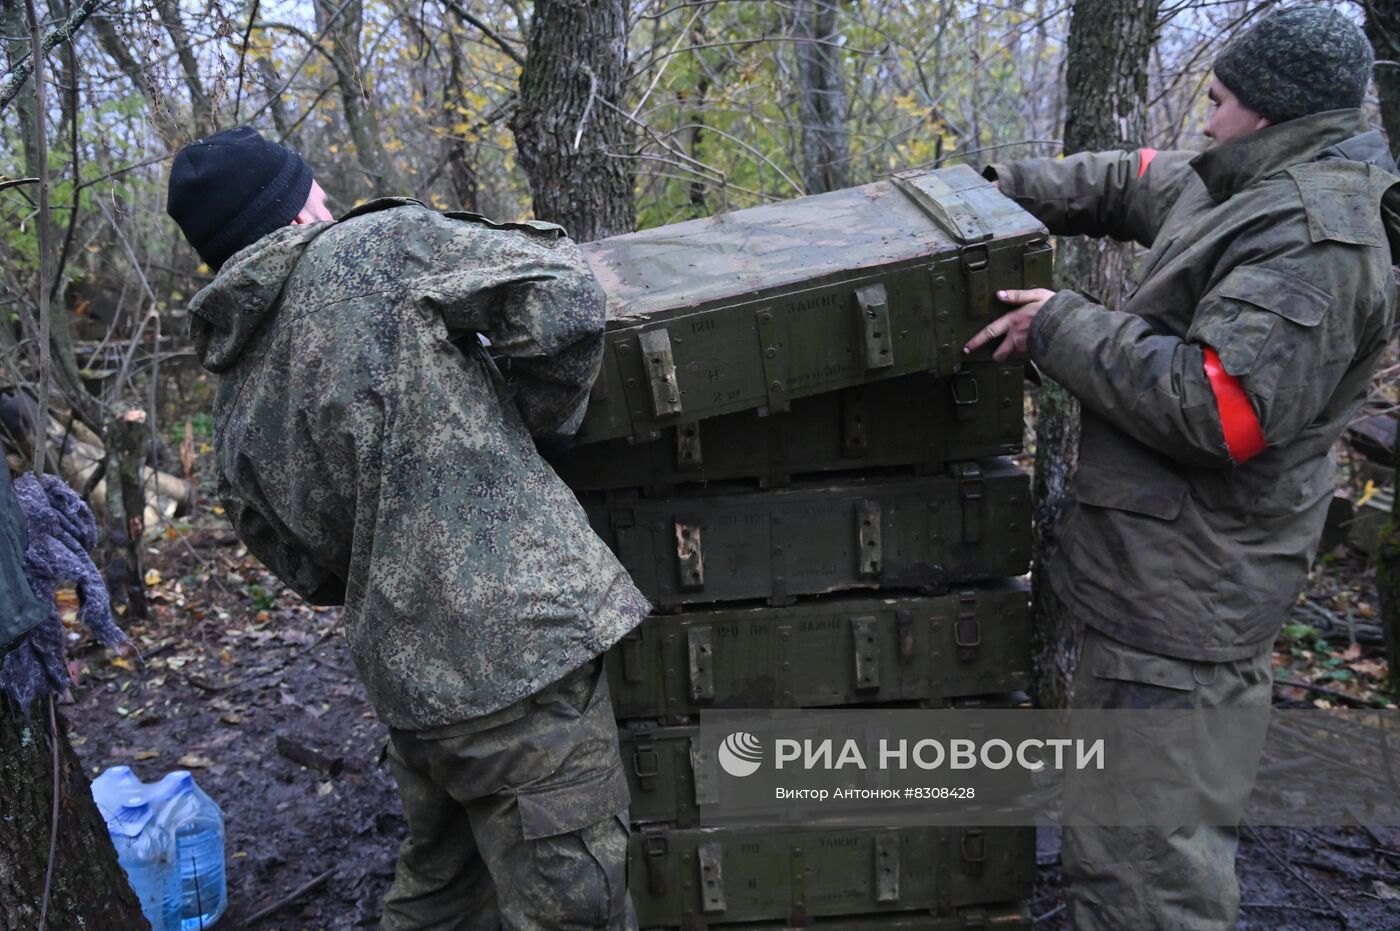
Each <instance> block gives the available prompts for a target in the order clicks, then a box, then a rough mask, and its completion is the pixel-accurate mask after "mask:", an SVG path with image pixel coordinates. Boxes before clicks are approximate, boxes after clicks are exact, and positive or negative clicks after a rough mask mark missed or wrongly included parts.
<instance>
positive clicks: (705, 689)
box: [685, 626, 715, 701]
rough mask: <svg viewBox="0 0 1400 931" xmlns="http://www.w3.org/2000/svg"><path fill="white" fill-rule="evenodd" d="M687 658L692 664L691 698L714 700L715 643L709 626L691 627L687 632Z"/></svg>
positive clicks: (690, 664) (693, 699)
mask: <svg viewBox="0 0 1400 931" xmlns="http://www.w3.org/2000/svg"><path fill="white" fill-rule="evenodd" d="M685 640H686V643H685V646H686V659H687V661H688V663H689V666H690V670H689V671H690V698H691V700H692V701H712V700H713V699H714V697H715V668H714V661H715V643H714V633H713V631H711V629H710V628H709V627H700V626H697V627H691V628H689V629H687V630H686V632H685Z"/></svg>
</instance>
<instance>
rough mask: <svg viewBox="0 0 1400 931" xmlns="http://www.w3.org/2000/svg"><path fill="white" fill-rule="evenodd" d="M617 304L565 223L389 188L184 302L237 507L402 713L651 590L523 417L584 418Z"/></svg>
mask: <svg viewBox="0 0 1400 931" xmlns="http://www.w3.org/2000/svg"><path fill="white" fill-rule="evenodd" d="M604 314H605V311H604V302H603V296H602V293H601V289H600V288H599V286H598V284H597V282H596V281H595V280H594V278H593V275H592V273H591V272H590V271H589V270H588V266H587V265H586V264H584V262H583V259H582V257H581V256H580V254H579V251H578V248H577V247H576V246H575V245H574V244H573V243H572V242H571V241H570V240H568V239H566V238H564V235H563V231H562V230H561V229H560V228H559V227H557V226H554V225H552V224H545V223H529V224H496V223H492V222H490V221H488V220H485V219H483V218H481V217H478V216H475V215H472V214H447V215H444V214H441V213H438V212H436V211H433V210H429V209H428V208H426V207H424V206H423V205H422V204H419V203H417V202H415V201H409V200H398V199H389V200H379V201H375V202H373V203H370V204H367V205H365V206H363V207H360V208H358V209H357V210H355V211H353V212H352V213H350V214H348V215H347V216H346V217H344V218H343V219H342V220H340V221H339V222H336V223H318V224H313V225H309V226H289V227H286V228H284V229H281V230H278V231H277V232H275V233H273V234H271V235H269V236H266V237H264V238H263V239H262V240H260V241H258V242H257V243H255V244H253V245H252V246H249V247H248V248H247V249H244V250H243V251H242V252H240V253H238V254H237V255H235V256H234V257H233V258H232V259H230V260H229V262H228V263H227V264H225V266H224V267H223V268H222V270H221V271H220V272H219V275H218V276H217V277H216V278H215V279H214V281H213V282H212V283H211V284H210V285H209V286H208V287H206V288H205V289H204V290H202V291H201V292H200V293H199V294H197V295H195V297H194V299H193V301H192V302H191V304H190V315H191V329H192V332H193V336H194V342H195V347H196V349H197V351H198V353H199V357H200V360H201V361H202V363H203V364H204V367H205V368H206V369H208V370H209V371H211V372H214V373H216V374H217V375H218V376H219V379H218V392H217V395H216V398H215V402H214V421H215V455H216V458H217V462H218V472H219V494H220V497H221V498H222V499H223V501H224V506H225V508H226V510H227V513H228V516H229V519H230V520H231V521H232V522H233V526H234V528H235V529H236V530H237V531H238V534H239V536H240V537H242V538H243V540H244V542H245V543H246V544H247V546H248V549H249V550H250V551H251V552H252V553H253V554H254V555H255V556H257V557H258V558H259V559H261V560H262V561H263V562H264V563H266V564H267V566H268V567H269V568H270V569H271V570H272V571H273V572H275V573H276V574H277V575H278V576H279V577H280V578H281V579H282V580H283V581H284V582H286V583H287V584H288V585H289V586H291V587H292V588H293V589H295V590H296V591H297V592H298V593H300V594H301V595H302V596H304V597H305V598H307V599H308V600H309V601H312V602H313V603H318V604H338V603H342V602H343V603H344V605H345V614H344V624H345V630H346V636H347V637H348V639H349V643H350V649H351V652H352V653H353V655H354V658H355V663H356V665H357V666H358V667H359V669H360V673H361V675H362V676H363V677H364V681H365V686H366V689H367V691H368V693H369V697H370V700H371V702H372V703H373V704H374V707H375V709H376V710H377V711H378V713H379V715H380V717H381V718H382V719H383V720H384V722H385V723H386V724H388V725H389V726H391V727H396V728H403V729H426V728H432V727H438V726H442V725H446V724H454V723H458V722H460V721H464V720H467V719H470V718H473V717H477V716H480V715H483V714H486V713H488V712H491V711H494V710H496V709H499V708H502V707H504V706H506V705H509V704H511V703H512V702H515V701H517V700H518V699H520V698H523V697H524V696H526V695H529V694H531V693H534V692H536V691H538V690H539V689H540V688H542V687H543V686H545V685H547V684H549V683H550V682H553V681H555V680H557V679H559V678H560V677H561V676H563V675H564V674H566V673H567V672H569V671H570V670H572V669H575V668H577V667H578V666H580V665H581V664H583V663H584V662H586V661H588V660H589V659H591V658H592V657H594V656H596V655H597V654H599V653H601V652H602V651H603V650H605V649H607V648H608V647H609V646H610V645H611V644H612V643H613V642H615V641H616V640H617V639H619V638H620V637H621V636H622V635H623V634H625V633H626V632H627V631H629V630H630V629H631V628H633V627H634V626H636V625H637V623H638V622H640V621H641V619H642V618H643V617H644V616H645V615H646V613H647V611H648V610H649V605H648V604H647V602H646V600H645V599H644V598H643V597H642V595H641V594H640V593H639V592H638V591H637V589H636V587H635V586H634V585H633V584H632V581H631V579H630V578H628V576H627V574H626V573H625V572H624V570H623V569H622V567H621V565H619V563H618V562H617V560H616V559H615V558H614V557H613V555H612V553H611V552H609V550H608V549H607V547H606V546H605V545H604V544H603V542H602V541H601V540H600V539H598V537H597V536H596V535H595V534H594V533H593V532H592V530H591V529H589V526H588V521H587V518H586V517H585V516H584V513H583V510H582V508H581V507H580V506H579V504H578V502H577V501H576V500H575V499H574V496H573V494H572V493H571V492H570V491H569V489H568V488H567V487H565V485H564V483H563V482H562V481H561V480H560V479H559V477H558V476H556V475H555V474H554V471H553V470H552V469H551V468H550V467H549V465H548V463H546V462H545V461H544V460H543V459H541V458H540V456H539V455H538V454H537V453H536V451H535V445H534V442H533V439H532V435H533V436H551V435H557V434H560V433H567V432H570V431H571V430H572V429H575V428H576V427H577V425H578V423H579V422H580V421H581V420H582V416H583V408H584V405H585V404H586V401H587V395H588V390H589V388H590V386H591V385H592V383H593V380H594V377H595V376H596V374H597V371H598V367H599V365H600V362H601V359H602V353H603V322H604ZM478 333H479V334H482V335H484V336H485V337H486V338H487V339H488V340H489V341H490V344H491V352H492V353H494V354H496V355H497V356H498V357H503V358H504V359H506V360H508V363H509V373H510V378H509V380H508V379H507V378H506V377H504V376H503V375H502V373H501V371H500V370H499V369H498V367H497V365H496V364H495V363H493V361H492V358H491V356H489V355H488V354H487V350H486V349H485V348H484V347H483V345H482V341H480V340H478V339H477V337H476V335H475V334H478Z"/></svg>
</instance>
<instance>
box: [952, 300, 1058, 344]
mask: <svg viewBox="0 0 1400 931" xmlns="http://www.w3.org/2000/svg"><path fill="white" fill-rule="evenodd" d="M1054 296H1055V292H1054V291H1047V290H1046V289H1045V288H1032V289H1031V290H1029V291H998V292H997V300H999V301H1001V302H1002V303H1003V304H1013V305H1020V306H1019V307H1018V309H1016V310H1013V311H1012V312H1011V313H1009V314H1006V315H1005V316H1002V317H998V318H997V319H995V320H993V321H992V322H991V323H989V324H987V325H986V326H985V327H983V328H982V329H981V330H979V331H978V333H977V335H976V336H974V337H972V339H970V340H968V341H967V345H966V346H964V347H963V352H975V351H976V350H978V349H981V348H982V347H983V346H985V345H987V343H989V342H991V341H992V340H994V339H1001V344H1000V345H999V346H997V348H996V350H995V351H994V352H993V353H992V358H993V359H995V360H997V361H998V362H1005V361H1006V360H1007V359H1021V358H1024V357H1025V355H1026V348H1027V343H1028V342H1029V338H1030V332H1031V321H1033V320H1035V315H1036V314H1038V313H1040V308H1041V307H1044V306H1045V302H1046V301H1048V300H1050V298H1052V297H1054Z"/></svg>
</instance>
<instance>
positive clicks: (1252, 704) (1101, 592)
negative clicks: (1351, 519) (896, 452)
mask: <svg viewBox="0 0 1400 931" xmlns="http://www.w3.org/2000/svg"><path fill="white" fill-rule="evenodd" d="M1371 60H1372V55H1371V49H1370V47H1369V45H1368V44H1367V43H1366V39H1365V37H1364V36H1363V35H1362V34H1361V32H1360V30H1359V29H1358V28H1357V27H1356V26H1355V25H1353V24H1352V23H1350V22H1349V21H1348V20H1347V19H1346V18H1345V17H1343V16H1342V15H1341V14H1339V13H1336V12H1333V11H1330V10H1328V9H1326V8H1323V7H1306V8H1296V9H1292V10H1283V11H1278V12H1275V13H1272V14H1270V15H1269V16H1267V17H1265V18H1264V19H1263V20H1261V21H1260V22H1259V24H1258V25H1257V26H1255V27H1254V28H1253V29H1252V30H1251V31H1249V32H1246V33H1245V34H1243V35H1242V36H1240V37H1239V38H1237V39H1236V40H1234V42H1232V43H1231V44H1230V45H1229V46H1228V47H1227V48H1226V49H1225V50H1224V51H1223V52H1222V53H1221V55H1220V57H1219V58H1218V59H1217V61H1216V64H1215V72H1216V73H1215V80H1214V82H1213V83H1212V86H1211V90H1210V97H1211V100H1212V103H1213V104H1214V106H1215V110H1214V112H1213V113H1212V115H1211V117H1210V120H1209V122H1208V123H1207V126H1206V134H1207V135H1208V136H1210V137H1211V138H1212V139H1213V141H1214V145H1213V146H1212V147H1211V148H1210V149H1208V150H1207V151H1206V152H1204V153H1201V154H1199V155H1196V154H1193V153H1190V152H1155V151H1153V150H1152V149H1142V150H1139V151H1134V152H1091V153H1083V154H1077V155H1073V156H1069V157H1067V158H1064V159H1062V160H1055V159H1031V160H1027V161H1022V162H1015V163H1011V164H1005V165H993V166H991V167H990V169H989V175H990V176H991V177H992V178H994V179H995V180H996V181H997V182H998V184H999V186H1000V188H1001V190H1002V192H1003V193H1006V194H1008V195H1010V196H1011V197H1013V198H1015V199H1016V200H1017V202H1018V203H1021V204H1022V205H1024V206H1025V207H1026V208H1027V209H1029V210H1030V211H1031V212H1032V213H1034V214H1036V216H1038V217H1039V218H1040V219H1041V220H1043V221H1044V222H1045V223H1046V225H1047V226H1048V227H1049V228H1050V231H1051V232H1052V233H1057V234H1060V235H1067V234H1068V235H1073V234H1084V235H1090V236H1111V237H1113V238H1115V239H1120V240H1124V241H1133V242H1137V243H1139V244H1141V245H1143V246H1145V247H1148V249H1149V251H1148V253H1147V255H1146V257H1145V258H1144V260H1143V263H1142V266H1141V269H1142V271H1141V272H1140V276H1139V277H1140V283H1139V284H1138V286H1137V287H1136V289H1135V290H1133V291H1132V293H1131V294H1129V296H1128V297H1127V299H1126V300H1125V301H1124V303H1123V306H1122V307H1121V309H1118V310H1110V309H1108V308H1105V307H1103V306H1102V305H1100V304H1098V303H1097V302H1095V301H1094V300H1092V299H1090V298H1088V297H1085V296H1084V295H1082V294H1079V293H1076V292H1074V291H1060V292H1058V293H1052V292H1049V291H1043V290H1037V291H1028V292H1004V293H1003V296H1002V297H1003V300H1005V301H1007V302H1008V303H1012V304H1022V305H1024V306H1023V307H1022V308H1021V309H1019V310H1017V311H1014V312H1012V313H1011V314H1008V315H1006V316H1005V317H1002V318H1000V319H998V320H996V321H993V322H992V323H991V324H989V325H988V326H987V327H986V329H985V330H984V331H983V333H981V334H979V336H977V337H976V338H974V339H973V340H972V341H971V343H969V347H968V348H969V350H975V349H976V348H978V347H980V346H982V345H984V344H986V343H988V342H989V341H991V340H995V339H998V338H1002V339H1003V342H1002V343H1001V345H1000V346H999V347H998V349H997V352H996V356H997V357H998V358H1009V357H1011V356H1012V355H1019V354H1027V355H1029V358H1030V359H1031V360H1032V361H1034V362H1035V363H1036V365H1037V366H1039V367H1040V368H1041V369H1042V370H1043V371H1044V372H1045V373H1046V374H1048V375H1049V376H1051V377H1052V378H1054V379H1055V380H1056V381H1058V382H1060V383H1061V384H1063V385H1064V386H1065V387H1066V388H1068V389H1069V391H1070V392H1071V393H1073V394H1074V395H1075V396H1076V397H1077V398H1079V400H1080V402H1081V404H1082V409H1083V433H1082V437H1081V439H1080V445H1079V466H1078V473H1077V475H1076V478H1075V484H1074V492H1073V494H1072V495H1071V497H1070V499H1069V502H1068V503H1067V505H1066V516H1065V519H1064V522H1063V524H1062V527H1061V529H1060V545H1059V548H1058V551H1057V552H1056V553H1055V554H1054V555H1053V557H1052V559H1051V563H1050V565H1049V567H1048V573H1047V574H1048V577H1049V580H1050V582H1051V588H1052V590H1053V592H1054V593H1055V595H1056V596H1057V598H1058V599H1059V601H1060V602H1062V603H1063V604H1064V605H1065V607H1066V608H1067V609H1068V610H1069V611H1070V612H1072V613H1073V614H1075V615H1077V616H1078V617H1079V618H1081V619H1082V620H1083V621H1084V623H1085V624H1086V625H1087V630H1086V634H1085V640H1084V646H1083V650H1082V653H1081V657H1080V665H1079V671H1078V674H1077V676H1076V678H1075V680H1074V688H1073V704H1074V706H1075V707H1079V708H1152V707H1179V708H1198V709H1199V708H1234V709H1246V710H1247V709H1259V711H1260V719H1259V720H1260V721H1261V725H1262V722H1263V721H1264V720H1266V718H1267V712H1268V708H1269V704H1270V698H1271V685H1272V681H1273V680H1272V674H1271V665H1270V658H1271V648H1272V644H1273V641H1274V638H1275V637H1276V636H1277V634H1278V631H1279V628H1280V627H1281V626H1282V624H1283V622H1284V619H1285V618H1286V617H1287V615H1288V611H1289V609H1290V607H1291V606H1292V605H1293V603H1294V601H1295V599H1296V597H1297V595H1298V593H1299V591H1300V590H1301V588H1302V586H1303V584H1304V581H1305V579H1306V577H1307V572H1308V568H1309V565H1310V562H1311V559H1312V557H1313V554H1314V553H1315V551H1316V548H1317V543H1318V538H1319V536H1320V534H1321V532H1322V526H1323V521H1324V519H1325V517H1326V514H1327V509H1328V503H1329V502H1330V500H1331V498H1332V493H1333V489H1334V487H1335V467H1334V464H1333V462H1332V460H1331V457H1330V450H1331V448H1332V446H1333V444H1334V443H1335V442H1336V441H1337V439H1338V437H1339V436H1340V435H1341V433H1342V431H1343V430H1344V429H1345V427H1346V425H1347V423H1348V422H1349V421H1350V420H1351V418H1352V417H1353V416H1355V414H1356V412H1357V409H1358V408H1359V407H1360V405H1361V403H1362V401H1363V400H1364V399H1365V396H1366V393H1367V388H1368V384H1369V381H1370V378H1371V376H1372V375H1373V374H1374V373H1375V371H1376V368H1377V366H1378V363H1379V361H1380V358H1381V354H1382V352H1383V350H1384V348H1385V345H1386V341H1387V340H1388V339H1389V338H1390V335H1391V333H1392V329H1393V327H1394V325H1395V320H1396V316H1395V315H1396V284H1395V277H1394V274H1393V272H1392V268H1391V265H1392V261H1393V257H1394V255H1395V254H1396V253H1395V252H1394V250H1395V248H1396V246H1397V244H1400V215H1397V213H1396V210H1397V208H1400V177H1397V170H1396V166H1395V163H1394V162H1393V161H1392V160H1391V157H1390V154H1389V152H1388V151H1387V148H1386V144H1385V140H1384V139H1383V138H1382V137H1381V135H1380V134H1379V133H1377V132H1375V131H1372V130H1371V128H1370V126H1369V124H1368V122H1367V119H1366V115H1365V113H1364V112H1363V111H1362V110H1360V109H1359V106H1360V104H1361V100H1362V97H1363V95H1364V92H1365V89H1366V84H1367V81H1368V80H1369V72H1370V64H1371ZM1222 749H1224V751H1225V752H1223V753H1222V755H1221V759H1223V760H1224V761H1225V762H1226V764H1227V765H1225V766H1224V767H1223V768H1222V767H1220V766H1213V765H1212V762H1211V761H1208V760H1203V759H1200V758H1192V759H1183V760H1177V761H1170V762H1169V760H1170V757H1171V754H1173V753H1174V752H1177V753H1179V752H1181V750H1180V748H1174V747H1170V746H1167V747H1163V750H1162V752H1163V754H1164V761H1163V769H1164V771H1167V770H1170V771H1172V772H1181V773H1188V774H1190V778H1191V780H1192V787H1193V788H1194V789H1196V790H1197V791H1198V793H1199V795H1200V796H1201V797H1207V798H1212V799H1215V800H1217V801H1219V802H1220V804H1221V805H1222V806H1223V807H1222V809H1221V810H1238V808H1239V806H1240V804H1241V803H1242V801H1243V799H1244V798H1245V797H1247V796H1248V794H1249V790H1250V785H1251V783H1252V779H1253V769H1254V765H1255V764H1254V760H1253V758H1251V757H1249V755H1248V754H1247V753H1245V752H1243V751H1242V750H1240V752H1237V753H1234V752H1230V749H1231V748H1222ZM1234 749H1237V750H1238V749H1240V748H1234ZM1215 762H1216V763H1219V762H1220V760H1216V761H1215ZM1134 791H1137V792H1141V791H1143V789H1142V787H1134ZM1235 843H1236V834H1235V831H1234V830H1233V829H1232V828H1230V827H1213V826H1209V825H1205V826H1202V825H1196V826H1185V827H1182V828H1179V829H1176V830H1162V829H1157V828H1143V829H1136V828H1127V829H1116V830H1114V829H1109V830H1100V829H1086V828H1066V830H1065V848H1064V862H1065V876H1066V878H1067V880H1069V882H1070V884H1071V889H1070V913H1071V917H1072V920H1073V923H1074V926H1075V928H1077V929H1080V931H1084V929H1123V928H1134V929H1138V928H1141V929H1154V928H1181V929H1193V931H1195V929H1220V931H1225V929H1229V928H1233V927H1234V926H1235V918H1236V913H1237V910H1238V904H1239V889H1238V885H1237V883H1236V881H1235V873H1234V851H1235Z"/></svg>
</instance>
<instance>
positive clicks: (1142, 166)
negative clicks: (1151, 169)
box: [1138, 149, 1157, 178]
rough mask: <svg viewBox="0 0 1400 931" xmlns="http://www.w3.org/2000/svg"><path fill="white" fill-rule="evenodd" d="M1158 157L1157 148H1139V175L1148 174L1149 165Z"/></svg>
mask: <svg viewBox="0 0 1400 931" xmlns="http://www.w3.org/2000/svg"><path fill="white" fill-rule="evenodd" d="M1156 157H1157V150H1156V149H1138V177H1139V178H1141V177H1142V176H1143V175H1145V174H1147V166H1148V165H1151V164H1152V160H1153V159H1154V158H1156Z"/></svg>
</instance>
